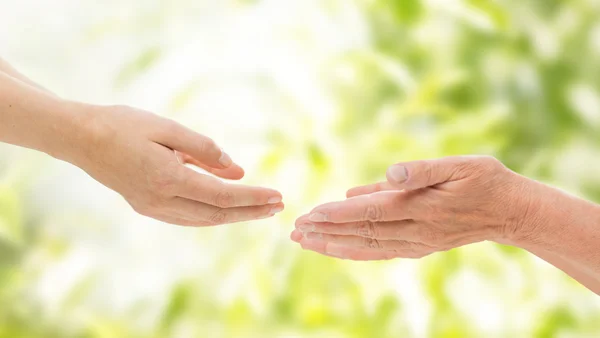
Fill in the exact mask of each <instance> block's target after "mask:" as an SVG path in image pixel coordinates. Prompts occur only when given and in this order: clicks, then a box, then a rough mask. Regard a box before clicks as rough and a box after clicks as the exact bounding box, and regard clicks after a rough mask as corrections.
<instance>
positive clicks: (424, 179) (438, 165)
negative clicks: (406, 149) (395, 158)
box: [386, 156, 467, 190]
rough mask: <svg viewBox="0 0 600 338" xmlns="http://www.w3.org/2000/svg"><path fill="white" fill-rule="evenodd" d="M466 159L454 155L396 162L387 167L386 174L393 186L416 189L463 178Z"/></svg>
mask: <svg viewBox="0 0 600 338" xmlns="http://www.w3.org/2000/svg"><path fill="white" fill-rule="evenodd" d="M466 161H467V159H466V157H461V156H456V157H445V158H441V159H435V160H423V161H414V162H404V163H398V164H394V165H392V166H391V167H389V168H388V170H387V173H386V176H387V180H388V182H389V184H390V185H391V186H393V187H394V188H397V189H404V190H416V189H421V188H426V187H431V186H434V185H438V184H442V183H445V182H449V181H455V180H459V179H462V178H464V175H465V174H464V171H463V170H461V169H462V168H464V165H465V163H466ZM461 173H463V175H462V176H461Z"/></svg>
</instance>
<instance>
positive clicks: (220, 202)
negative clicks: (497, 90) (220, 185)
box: [215, 190, 235, 208]
mask: <svg viewBox="0 0 600 338" xmlns="http://www.w3.org/2000/svg"><path fill="white" fill-rule="evenodd" d="M234 204H235V202H234V196H233V193H231V192H230V191H226V190H221V191H219V192H218V193H217V194H216V195H215V205H216V206H217V207H219V208H231V207H233V206H234Z"/></svg>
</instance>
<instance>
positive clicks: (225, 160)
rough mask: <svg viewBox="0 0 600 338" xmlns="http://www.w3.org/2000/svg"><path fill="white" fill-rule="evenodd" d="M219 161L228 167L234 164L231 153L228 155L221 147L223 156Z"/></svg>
mask: <svg viewBox="0 0 600 338" xmlns="http://www.w3.org/2000/svg"><path fill="white" fill-rule="evenodd" d="M219 163H220V164H221V165H222V166H224V167H226V168H228V167H230V166H231V165H232V164H233V160H231V157H229V155H227V153H226V152H224V151H223V149H221V157H220V158H219Z"/></svg>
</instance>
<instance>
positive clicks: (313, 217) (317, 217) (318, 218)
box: [308, 212, 327, 222]
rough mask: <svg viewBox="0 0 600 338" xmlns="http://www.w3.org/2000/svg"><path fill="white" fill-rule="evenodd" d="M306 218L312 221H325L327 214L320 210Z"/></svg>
mask: <svg viewBox="0 0 600 338" xmlns="http://www.w3.org/2000/svg"><path fill="white" fill-rule="evenodd" d="M308 219H309V220H310V221H313V222H327V215H326V214H324V213H321V212H317V213H314V214H311V215H310V216H308Z"/></svg>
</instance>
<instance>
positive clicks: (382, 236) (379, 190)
mask: <svg viewBox="0 0 600 338" xmlns="http://www.w3.org/2000/svg"><path fill="white" fill-rule="evenodd" d="M387 179H388V180H387V182H381V183H376V184H373V185H368V186H363V187H357V188H353V189H351V190H349V191H348V193H347V196H348V198H347V199H346V200H344V201H339V202H332V203H327V204H324V205H320V206H318V207H316V208H315V209H313V210H312V211H311V212H310V213H309V214H307V215H304V216H302V217H300V218H299V219H298V220H297V222H296V229H295V230H294V231H293V233H292V235H291V237H292V240H294V241H296V242H298V243H300V245H301V246H302V247H303V248H304V249H306V250H312V251H315V252H318V253H321V254H324V255H328V256H332V257H336V258H341V259H350V260H388V259H395V258H421V257H425V256H427V255H430V254H433V253H435V252H440V251H447V250H451V249H453V248H457V247H460V246H463V245H468V244H471V243H477V242H482V241H493V242H497V243H500V244H505V245H512V246H516V247H520V248H523V249H525V250H528V251H530V252H531V253H533V254H535V255H538V256H539V257H541V258H542V259H544V260H546V261H547V262H549V263H550V264H553V265H554V266H556V267H557V268H559V269H562V270H563V271H564V272H566V273H567V274H569V275H570V276H572V277H573V278H575V279H576V280H578V281H579V282H580V283H582V284H583V285H585V286H586V287H588V288H589V289H590V290H592V291H594V292H596V293H598V294H600V252H599V251H598V250H597V247H598V245H599V244H600V206H598V205H595V204H592V203H590V202H587V201H584V200H581V199H579V198H576V197H574V196H571V195H568V194H566V193H564V192H562V191H559V190H557V189H554V188H552V187H549V186H546V185H543V184H541V183H539V182H536V181H533V180H530V179H527V178H525V177H523V176H520V175H518V174H516V173H514V172H512V171H510V170H509V169H507V168H506V167H505V166H504V165H502V164H501V163H500V162H499V161H497V160H496V159H494V158H491V157H478V156H461V157H448V158H442V159H437V160H428V161H416V162H407V163H399V164H396V165H394V166H392V167H390V169H389V170H388V173H387Z"/></svg>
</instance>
